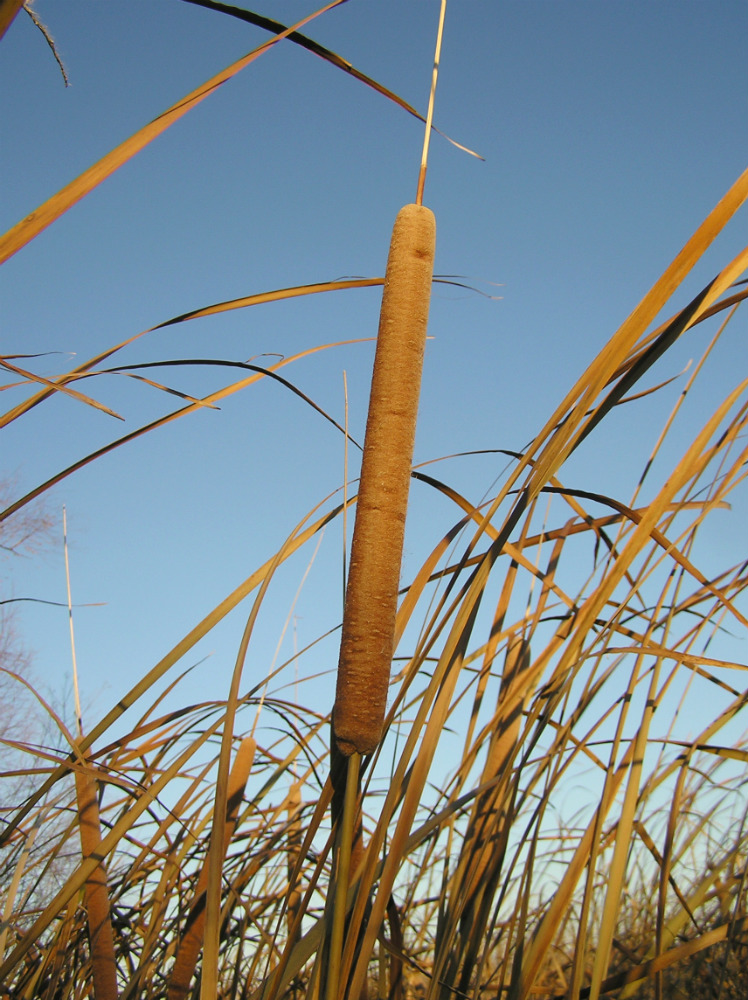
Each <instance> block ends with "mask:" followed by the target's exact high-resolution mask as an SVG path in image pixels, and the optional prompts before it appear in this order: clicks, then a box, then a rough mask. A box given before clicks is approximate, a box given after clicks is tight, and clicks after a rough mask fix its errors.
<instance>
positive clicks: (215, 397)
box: [0, 344, 355, 522]
mask: <svg viewBox="0 0 748 1000" xmlns="http://www.w3.org/2000/svg"><path fill="white" fill-rule="evenodd" d="M339 346H341V345H340V344H326V345H324V346H323V347H315V348H310V349H309V350H306V351H302V352H301V353H299V354H296V355H293V356H292V357H290V358H284V359H283V361H279V362H278V363H277V364H275V365H272V366H271V367H270V368H260V367H259V366H258V365H248V364H244V363H243V362H210V363H211V364H213V363H215V364H219V365H224V366H228V367H234V368H242V369H246V370H249V371H253V372H255V373H256V374H254V375H251V376H250V377H249V378H245V379H242V380H240V381H239V382H234V383H232V384H230V385H228V386H224V388H223V389H218V390H216V391H215V392H212V393H210V394H209V395H207V396H204V397H203V398H202V399H199V400H198V401H197V402H196V403H189V404H188V405H187V406H184V407H182V408H181V409H179V410H174V411H172V412H171V413H168V414H166V416H163V417H159V418H158V419H156V420H153V421H151V422H150V423H148V424H145V425H143V426H142V427H139V428H138V429H137V430H134V431H130V433H129V434H125V435H123V437H121V438H117V440H115V441H112V442H110V443H109V444H107V445H104V446H103V447H101V448H97V450H96V451H93V452H91V454H89V455H86V457H85V458H82V459H79V460H78V461H77V462H74V463H73V464H72V465H69V466H68V467H67V468H66V469H63V470H62V472H58V473H57V474H56V475H54V476H52V478H51V479H48V480H46V482H44V483H42V484H41V485H40V486H37V487H36V488H35V489H33V490H31V492H29V493H27V494H26V495H25V496H23V497H21V498H20V499H19V500H16V501H15V502H14V503H12V504H11V505H10V506H9V507H6V508H5V510H3V511H0V522H2V521H4V520H5V519H6V518H8V517H11V516H12V515H13V514H15V513H16V512H17V511H19V510H21V508H22V507H24V506H25V505H26V504H28V503H30V502H31V501H32V500H35V499H36V498H37V497H38V496H41V494H42V493H44V492H46V491H47V490H49V489H51V487H52V486H55V485H57V483H59V482H62V480H63V479H66V478H67V477H68V476H70V475H72V474H73V473H74V472H77V471H78V470H79V469H82V468H83V467H84V466H86V465H89V464H90V463H91V462H93V461H95V460H96V459H97V458H101V457H102V456H103V455H106V454H108V453H109V452H110V451H114V449H115V448H119V447H121V446H122V445H124V444H128V443H129V442H130V441H134V440H136V439H137V438H139V437H141V436H142V435H143V434H147V433H149V432H150V431H154V430H156V429H157V428H159V427H164V426H166V425H167V424H169V423H171V422H172V421H173V420H178V419H179V418H180V417H184V416H187V415H188V414H190V413H195V412H197V411H199V410H201V409H203V408H205V407H212V406H213V405H214V404H215V403H216V402H218V401H219V400H221V399H225V398H226V397H228V396H231V395H233V394H234V393H235V392H239V391H240V390H242V389H245V388H246V387H247V386H249V385H252V384H254V383H255V382H257V381H259V380H260V379H262V378H264V377H269V378H271V379H273V381H275V382H278V383H280V384H281V385H283V386H284V388H287V389H290V390H291V391H292V392H293V393H294V394H295V395H297V396H299V398H301V399H303V400H304V401H305V402H307V403H308V404H309V405H311V406H312V407H313V408H314V409H315V410H317V412H318V413H321V414H322V415H323V416H324V417H325V419H327V420H330V422H331V423H332V424H333V425H335V426H336V427H337V428H338V429H339V430H341V431H343V433H345V431H344V430H343V428H342V427H340V425H338V424H337V423H336V421H334V420H333V419H332V418H331V417H329V416H328V414H327V413H325V411H324V410H322V409H321V408H320V407H318V406H317V404H316V403H314V402H312V400H311V399H310V398H309V397H308V396H306V395H305V394H304V393H303V392H301V391H300V390H299V389H297V388H296V387H295V386H294V385H293V384H292V383H291V382H289V381H287V380H286V379H284V378H283V377H282V376H280V375H278V374H277V370H278V369H279V368H282V367H284V366H286V365H290V364H293V362H294V361H298V360H300V359H301V358H304V357H308V356H310V355H312V354H315V353H317V352H318V351H321V350H327V348H332V347H339ZM171 363H172V364H178V363H179V362H171ZM139 367H141V366H139ZM354 443H355V442H354Z"/></svg>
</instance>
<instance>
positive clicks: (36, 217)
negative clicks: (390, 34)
mask: <svg viewBox="0 0 748 1000" xmlns="http://www.w3.org/2000/svg"><path fill="white" fill-rule="evenodd" d="M346 2H347V0H332V2H331V3H328V4H326V5H325V6H324V7H321V8H320V9H319V10H317V11H315V12H314V13H313V14H309V15H308V16H307V17H304V18H302V20H300V21H297V23H296V24H294V25H293V26H292V27H290V28H285V29H284V30H283V31H281V32H280V33H279V34H277V35H275V37H274V38H271V39H270V40H269V41H267V42H264V43H263V44H262V45H260V46H259V47H258V48H256V49H253V50H252V52H248V53H247V55H245V56H242V58H241V59H237V60H236V62H233V63H232V64H231V65H230V66H227V67H226V69H224V70H221V72H220V73H216V75H215V76H212V77H211V78H210V79H209V80H207V81H206V82H205V83H204V84H202V86H200V87H198V88H197V89H196V90H193V91H192V92H191V93H189V94H187V95H186V97H183V98H182V99H181V100H180V101H177V103H176V104H172V106H171V107H170V108H167V110H166V111H164V112H163V113H162V114H160V115H159V116H158V118H155V119H154V120H153V121H152V122H150V123H149V124H148V125H146V126H145V127H144V128H142V129H140V130H139V131H138V132H136V133H135V134H134V135H132V136H130V138H129V139H126V140H125V141H124V142H123V143H121V144H120V145H119V146H117V147H116V148H115V149H113V150H112V151H111V152H110V153H107V155H106V156H104V157H102V159H100V160H99V161H98V162H97V163H95V164H94V165H93V166H92V167H89V168H88V170H86V171H84V172H83V173H82V174H81V175H80V176H79V177H77V178H76V179H75V180H74V181H71V183H70V184H68V185H66V186H65V187H64V188H62V189H61V190H60V191H58V192H57V194H55V195H53V196H52V197H51V198H50V199H49V200H48V201H46V202H44V204H43V205H40V206H39V207H38V208H37V209H36V210H35V211H34V212H32V213H31V215H28V216H26V218H25V219H23V220H22V221H21V222H19V223H18V224H17V225H15V226H14V227H13V228H12V229H9V230H8V232H7V233H6V234H5V235H4V236H2V237H0V264H2V263H4V262H5V261H6V260H8V258H9V257H12V256H13V254H15V253H17V252H18V251H19V250H20V249H21V248H22V247H24V246H26V244H27V243H29V242H31V240H33V239H34V237H35V236H38V235H39V233H41V232H42V231H43V230H44V229H46V228H47V226H49V225H51V224H52V223H53V222H54V221H55V220H56V219H59V217H60V216H61V215H63V214H64V213H65V212H67V210H68V209H69V208H72V206H73V205H75V204H76V202H78V201H80V200H81V198H84V197H85V196H86V195H87V194H88V193H89V192H90V191H93V189H94V188H95V187H97V186H98V185H99V184H101V182H102V181H104V180H106V178H107V177H109V176H110V175H111V174H113V173H114V171H115V170H117V169H118V168H119V167H121V166H122V165H123V164H124V163H127V161H128V160H130V159H132V157H133V156H135V154H136V153H139V152H140V150H141V149H144V148H145V146H147V145H148V144H149V143H150V142H152V141H153V140H154V139H155V138H157V137H158V136H159V135H161V133H162V132H165V131H166V129H167V128H169V126H170V125H173V124H174V122H176V121H178V120H179V119H180V118H181V117H182V116H183V115H186V114H187V112H188V111H191V110H192V108H194V107H196V106H197V105H198V104H199V103H200V102H201V101H203V100H204V99H205V98H206V97H208V96H209V95H210V94H212V93H214V92H215V91H216V90H217V89H218V88H219V87H220V86H221V85H222V84H224V83H226V81H227V80H230V79H231V78H232V77H233V76H236V74H237V73H239V72H240V71H241V70H243V69H244V68H245V66H249V64H250V63H252V62H254V61H255V59H257V58H259V57H260V56H261V55H263V54H264V53H265V52H267V51H269V49H271V48H272V47H273V45H275V44H276V43H277V42H280V41H281V40H282V39H284V38H287V37H288V36H289V35H290V34H292V32H294V31H296V30H297V29H298V28H301V27H303V26H304V25H305V24H308V23H309V21H312V20H314V18H316V17H319V16H320V15H321V14H324V13H326V12H327V11H328V10H332V8H333V7H338V6H339V5H340V4H342V3H346Z"/></svg>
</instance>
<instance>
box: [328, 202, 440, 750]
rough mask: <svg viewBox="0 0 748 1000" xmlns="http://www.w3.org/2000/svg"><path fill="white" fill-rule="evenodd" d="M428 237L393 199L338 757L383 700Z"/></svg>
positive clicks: (428, 226) (352, 575) (419, 221)
mask: <svg viewBox="0 0 748 1000" xmlns="http://www.w3.org/2000/svg"><path fill="white" fill-rule="evenodd" d="M435 243H436V222H435V219H434V215H433V213H432V212H431V211H430V210H429V209H428V208H425V207H424V206H423V205H405V206H404V207H403V208H401V209H400V211H399V212H398V215H397V219H396V220H395V225H394V228H393V230H392V241H391V243H390V253H389V258H388V261H387V272H386V275H385V282H384V293H383V296H382V310H381V314H380V319H379V334H378V336H377V349H376V357H375V359H374V373H373V375H372V383H371V398H370V400H369V416H368V419H367V424H366V438H365V441H364V454H363V460H362V465H361V482H360V488H359V494H358V504H357V510H356V522H355V527H354V530H353V542H352V546H351V560H350V569H349V575H348V586H347V590H346V598H345V611H344V615H343V634H342V638H341V643H340V661H339V665H338V680H337V690H336V694H335V708H334V711H333V731H334V735H335V740H336V743H337V746H338V749H339V750H340V751H341V753H343V754H345V755H346V756H349V755H350V754H352V753H354V752H357V753H360V754H367V753H372V752H373V751H374V750H375V749H376V747H377V745H378V744H379V741H380V738H381V734H382V725H383V723H384V713H385V709H386V707H387V689H388V686H389V679H390V665H391V662H392V656H393V653H394V633H395V616H396V613H397V592H398V588H399V583H400V563H401V560H402V551H403V538H404V535H405V514H406V510H407V506H408V488H409V485H410V472H411V463H412V460H413V443H414V440H415V431H416V418H417V415H418V397H419V393H420V385H421V369H422V367H423V352H424V347H425V343H426V325H427V322H428V313H429V298H430V295H431V278H432V274H433V268H434V249H435Z"/></svg>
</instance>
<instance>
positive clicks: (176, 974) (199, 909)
mask: <svg viewBox="0 0 748 1000" xmlns="http://www.w3.org/2000/svg"><path fill="white" fill-rule="evenodd" d="M256 751H257V743H256V741H255V740H254V738H253V737H251V736H248V737H246V738H245V739H244V740H242V742H241V743H240V745H239V749H238V750H237V753H236V757H235V758H234V764H233V767H232V769H231V774H230V775H229V785H228V798H227V802H226V807H227V816H226V824H225V829H224V842H223V853H224V856H225V855H226V851H227V850H228V847H229V843H230V842H231V838H232V837H233V835H234V831H235V829H236V821H237V816H238V813H239V805H240V803H241V800H242V796H243V795H244V789H245V787H246V784H247V780H248V778H249V772H250V771H251V769H252V764H253V763H254V758H255V753H256ZM207 886H208V868H207V865H205V866H203V869H202V871H201V872H200V878H199V879H198V882H197V886H196V887H195V898H194V901H193V903H192V906H191V907H190V911H189V915H188V917H187V923H186V925H185V928H184V935H183V937H182V939H181V941H180V942H179V947H178V949H177V954H176V958H175V960H174V967H173V969H172V972H171V976H170V978H169V993H168V1000H184V998H185V997H186V996H187V995H188V993H189V989H190V982H191V981H192V977H193V975H194V973H195V967H196V965H197V959H198V955H199V953H200V948H201V947H202V944H203V929H204V926H205V892H206V889H207Z"/></svg>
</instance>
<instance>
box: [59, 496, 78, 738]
mask: <svg viewBox="0 0 748 1000" xmlns="http://www.w3.org/2000/svg"><path fill="white" fill-rule="evenodd" d="M62 547H63V549H64V552H65V583H66V585H67V595H68V622H69V624H70V653H71V656H72V659H73V693H74V695H75V725H76V728H77V734H78V739H80V738H81V736H83V715H82V712H81V698H80V688H79V687H78V663H77V660H76V656H75V630H74V629H73V599H72V593H71V590H70V560H69V559H68V515H67V510H66V509H65V505H64V504H63V505H62Z"/></svg>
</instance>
